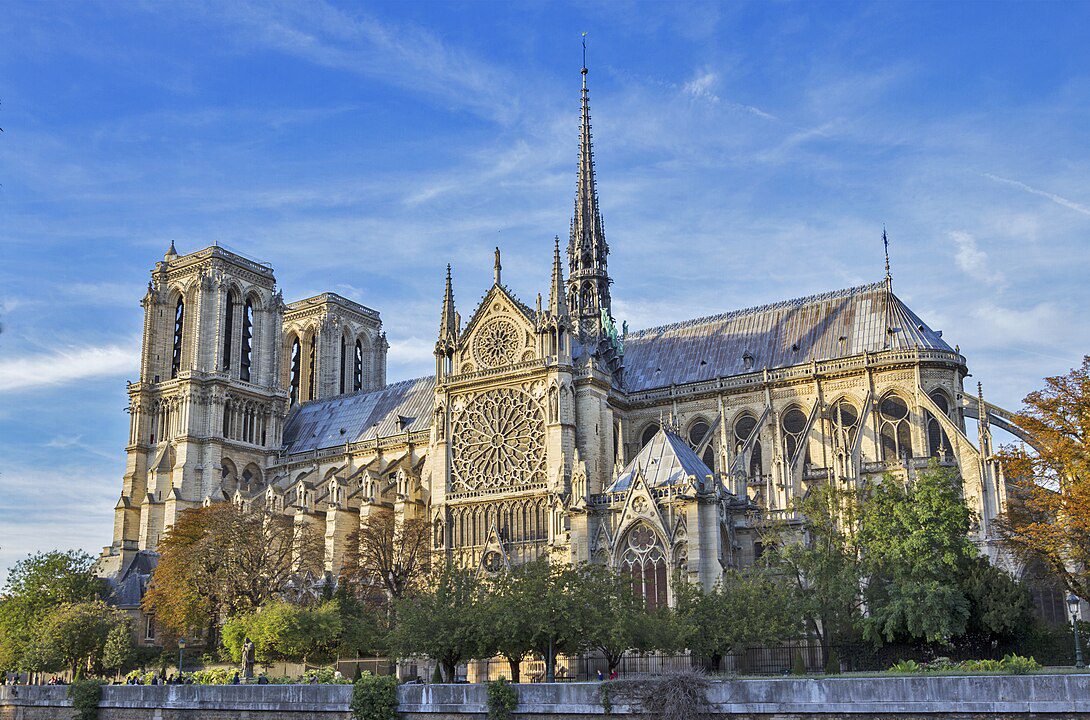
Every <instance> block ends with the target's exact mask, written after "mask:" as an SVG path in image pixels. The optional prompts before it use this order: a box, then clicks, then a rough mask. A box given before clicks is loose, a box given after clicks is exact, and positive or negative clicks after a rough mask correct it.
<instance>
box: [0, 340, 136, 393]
mask: <svg viewBox="0 0 1090 720" xmlns="http://www.w3.org/2000/svg"><path fill="white" fill-rule="evenodd" d="M139 366H140V347H139V345H129V346H122V345H105V346H102V347H82V348H81V347H74V348H65V349H62V350H56V351H55V352H52V353H44V354H36V355H24V356H21V357H7V358H4V359H0V392H7V393H12V392H20V391H23V390H33V389H37V388H41V387H47V386H57V385H67V384H70V383H74V382H78V381H80V380H87V379H89V378H96V377H116V376H119V375H125V374H133V373H136V372H137V371H138V369H139Z"/></svg>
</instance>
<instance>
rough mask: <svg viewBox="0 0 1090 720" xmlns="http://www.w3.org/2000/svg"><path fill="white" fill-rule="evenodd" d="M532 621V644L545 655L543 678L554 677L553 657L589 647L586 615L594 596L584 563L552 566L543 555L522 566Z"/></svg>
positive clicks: (551, 680) (592, 603) (551, 679)
mask: <svg viewBox="0 0 1090 720" xmlns="http://www.w3.org/2000/svg"><path fill="white" fill-rule="evenodd" d="M521 571H522V573H524V581H525V582H526V583H527V601H528V604H527V605H526V606H525V607H524V608H523V612H525V613H526V614H527V615H528V616H529V617H530V621H531V628H530V636H531V645H532V647H533V648H534V650H536V651H537V652H538V653H539V654H540V655H541V656H542V657H543V658H545V679H546V681H548V682H553V681H554V680H555V679H556V656H557V655H558V654H560V653H567V654H569V655H573V654H575V653H578V652H581V651H582V650H585V649H587V647H589V640H590V625H589V615H590V613H591V611H592V608H593V606H594V604H595V603H596V602H597V598H595V597H594V596H593V594H592V593H593V589H592V585H591V583H589V582H588V581H587V577H588V575H587V568H586V567H585V566H580V567H576V566H571V565H567V564H556V565H552V564H550V563H549V562H548V560H547V559H545V558H542V559H540V560H537V561H535V562H532V563H527V564H526V565H524V566H523V568H522V570H521Z"/></svg>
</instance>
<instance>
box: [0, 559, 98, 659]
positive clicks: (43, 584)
mask: <svg viewBox="0 0 1090 720" xmlns="http://www.w3.org/2000/svg"><path fill="white" fill-rule="evenodd" d="M94 562H95V561H94V558H92V557H91V556H90V555H88V554H87V553H85V552H82V551H78V550H69V551H67V552H61V551H57V550H54V551H51V552H41V553H37V554H34V555H30V556H28V557H26V558H24V559H22V560H20V561H19V562H17V563H16V564H15V566H14V567H12V568H11V570H10V571H9V572H8V578H7V582H6V584H5V585H4V588H3V591H0V670H12V671H28V670H32V669H34V668H33V664H34V663H33V662H32V658H31V657H30V653H31V651H32V644H33V639H34V635H35V630H36V628H37V626H38V625H39V624H40V623H41V622H42V621H43V620H44V619H45V617H46V616H47V615H49V613H50V612H52V611H53V610H54V609H55V608H57V607H58V606H60V605H62V604H64V603H78V602H84V601H88V600H93V599H94V598H96V597H99V596H100V595H101V594H103V593H104V592H105V584H104V583H103V581H102V580H101V579H99V578H97V577H95V574H94Z"/></svg>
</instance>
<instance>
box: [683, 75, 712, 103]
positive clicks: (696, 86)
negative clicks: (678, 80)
mask: <svg viewBox="0 0 1090 720" xmlns="http://www.w3.org/2000/svg"><path fill="white" fill-rule="evenodd" d="M718 79H719V78H718V76H717V75H716V74H715V73H714V72H712V71H711V70H706V71H704V72H703V73H700V74H699V75H697V76H696V77H694V78H693V79H692V80H690V81H689V82H687V83H685V85H683V86H682V89H683V90H684V91H685V92H687V93H688V94H690V95H692V96H693V97H695V98H703V99H705V100H712V101H717V100H719V96H718V95H716V94H715V93H714V92H712V87H713V86H714V85H715V82H716V80H718Z"/></svg>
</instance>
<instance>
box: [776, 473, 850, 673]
mask: <svg viewBox="0 0 1090 720" xmlns="http://www.w3.org/2000/svg"><path fill="white" fill-rule="evenodd" d="M862 502H863V498H862V495H861V494H860V493H859V491H858V490H856V489H855V488H842V487H838V486H835V485H819V486H817V487H815V488H813V489H811V490H810V492H809V493H807V494H806V495H805V496H803V497H801V498H799V499H798V500H796V502H795V504H794V506H795V509H796V510H797V511H798V513H799V514H800V516H801V517H802V518H803V532H802V533H801V534H800V533H798V532H797V531H796V530H794V529H789V528H786V527H784V526H776V525H772V526H771V532H768V533H766V537H765V538H764V540H765V548H766V553H765V556H764V558H763V559H764V561H765V562H767V563H768V564H769V566H770V567H772V568H774V569H775V570H776V571H777V572H779V573H781V574H782V575H784V576H785V577H786V578H789V579H790V581H791V582H792V583H793V584H794V586H795V590H796V593H795V594H796V598H797V604H796V607H797V609H798V611H799V613H800V614H801V616H802V617H803V619H804V620H805V622H806V628H807V630H808V631H809V632H810V633H811V634H812V635H813V636H814V637H816V638H817V639H818V641H819V642H820V643H821V648H822V662H823V663H824V662H826V661H827V660H828V653H829V647H830V646H831V645H834V644H837V643H841V642H844V641H847V640H850V639H853V638H854V637H855V636H856V635H857V632H858V627H859V623H860V620H861V619H862V597H863V595H862V580H863V577H862V573H863V569H862V567H861V563H860V551H859V540H858V534H859V522H860V512H861V505H862Z"/></svg>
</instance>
